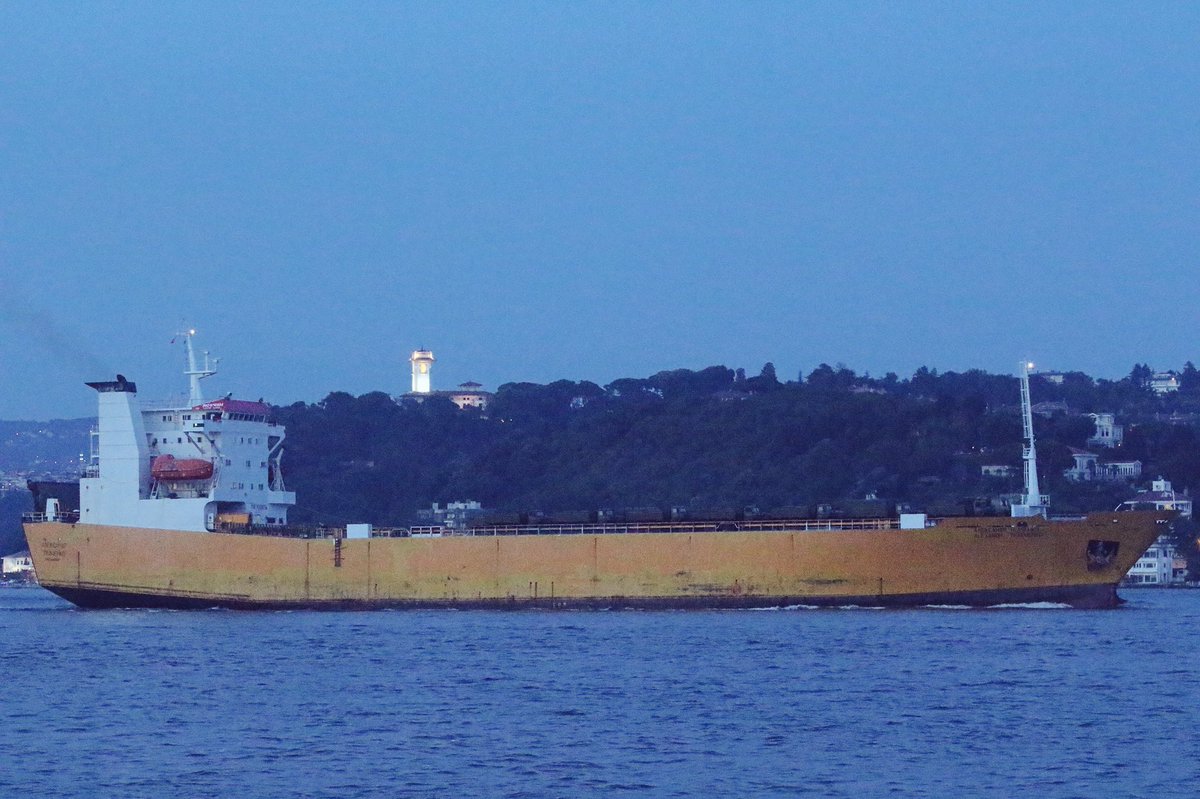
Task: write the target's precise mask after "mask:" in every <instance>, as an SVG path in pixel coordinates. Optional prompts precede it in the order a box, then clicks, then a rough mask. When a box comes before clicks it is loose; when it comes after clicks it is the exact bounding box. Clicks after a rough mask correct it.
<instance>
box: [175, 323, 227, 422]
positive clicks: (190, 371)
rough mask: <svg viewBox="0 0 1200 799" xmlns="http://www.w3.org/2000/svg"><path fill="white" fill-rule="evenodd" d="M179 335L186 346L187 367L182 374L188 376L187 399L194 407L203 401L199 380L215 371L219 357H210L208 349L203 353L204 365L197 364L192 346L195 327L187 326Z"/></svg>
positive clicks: (213, 373) (210, 375)
mask: <svg viewBox="0 0 1200 799" xmlns="http://www.w3.org/2000/svg"><path fill="white" fill-rule="evenodd" d="M179 335H181V336H183V341H184V344H185V345H186V346H187V361H188V368H187V370H186V371H184V374H185V375H187V377H188V401H189V402H190V403H191V405H192V407H193V408H194V407H196V406H197V405H200V404H201V403H203V402H204V396H203V395H202V394H201V393H200V381H201V380H203V379H204V378H206V377H212V376H213V375H215V374H216V373H217V362H218V360H219V359H217V358H212V357H210V356H209V354H208V351H207V350H205V351H204V353H203V354H204V366H203V367H201V366H199V365H198V364H197V363H196V350H195V349H194V348H193V347H192V337H193V336H195V335H196V329H195V328H188V329H187V330H185V331H183V332H182V333H180V334H179Z"/></svg>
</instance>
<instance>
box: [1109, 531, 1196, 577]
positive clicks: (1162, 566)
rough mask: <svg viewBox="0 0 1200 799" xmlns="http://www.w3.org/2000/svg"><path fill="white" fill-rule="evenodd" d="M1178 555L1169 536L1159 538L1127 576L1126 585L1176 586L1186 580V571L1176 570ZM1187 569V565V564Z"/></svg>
mask: <svg viewBox="0 0 1200 799" xmlns="http://www.w3.org/2000/svg"><path fill="white" fill-rule="evenodd" d="M1177 560H1180V559H1179V558H1178V553H1177V552H1176V551H1175V544H1173V543H1172V542H1171V541H1170V539H1169V538H1167V536H1165V535H1163V536H1159V537H1158V540H1156V541H1155V542H1154V543H1153V544H1151V545H1150V548H1149V549H1147V550H1146V551H1145V552H1144V553H1143V554H1142V556H1141V557H1140V558H1138V561H1137V563H1135V564H1133V568H1131V569H1130V570H1129V572H1128V573H1127V574H1126V575H1125V580H1124V582H1125V584H1126V585H1175V584H1178V583H1182V582H1183V580H1184V570H1183V569H1179V570H1177V569H1176V568H1175V566H1176V561H1177ZM1185 567H1186V563H1185Z"/></svg>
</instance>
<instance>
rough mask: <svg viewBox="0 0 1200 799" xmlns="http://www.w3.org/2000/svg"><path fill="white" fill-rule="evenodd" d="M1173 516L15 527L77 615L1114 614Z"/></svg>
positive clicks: (43, 576) (44, 576)
mask: <svg viewBox="0 0 1200 799" xmlns="http://www.w3.org/2000/svg"><path fill="white" fill-rule="evenodd" d="M1170 515H1171V514H1169V513H1162V512H1136V513H1119V514H1116V513H1098V514H1091V515H1090V516H1088V517H1086V518H1080V519H1075V520H1069V521H1058V520H1055V521H1046V520H1044V519H1041V518H1031V519H1010V518H962V519H944V520H941V521H939V522H938V524H937V525H936V526H934V527H929V528H925V529H917V530H899V529H884V530H812V529H805V528H804V527H803V525H800V524H798V525H797V526H796V529H783V530H776V531H771V532H765V531H760V532H748V531H733V532H692V533H687V532H657V533H623V534H616V533H608V534H575V535H555V534H541V535H533V534H526V535H495V536H485V535H473V536H472V535H466V536H446V537H437V538H420V537H408V538H367V539H341V540H334V539H302V538H285V537H274V536H263V535H237V534H222V533H187V532H175V531H167V530H147V529H136V528H128V527H113V526H100V525H90V524H78V523H76V524H70V523H64V522H38V523H27V524H26V525H25V534H26V538H27V539H28V542H29V548H30V552H31V553H32V556H33V560H34V567H35V569H36V572H37V575H38V580H39V582H40V583H41V584H42V585H43V586H44V587H46V588H48V589H50V590H51V591H53V592H55V593H57V594H59V595H60V596H63V597H65V598H66V599H68V600H70V601H71V602H74V603H76V604H77V605H80V606H81V607H172V608H208V607H228V608H250V609H253V608H263V609H267V608H382V607H455V608H468V607H481V608H522V607H542V608H572V607H583V608H608V607H611V608H626V607H643V608H687V607H705V608H710V607H711V608H717V607H770V606H777V605H849V604H858V605H871V606H911V605H928V604H962V605H980V606H986V605H995V604H999V603H1006V602H1061V603H1067V604H1070V605H1074V606H1077V607H1112V606H1115V605H1117V604H1118V603H1119V602H1120V599H1119V598H1118V597H1117V594H1116V585H1117V583H1118V581H1119V580H1120V579H1121V577H1122V576H1123V575H1124V574H1125V572H1126V571H1128V570H1129V568H1130V567H1131V566H1132V565H1133V563H1134V562H1135V561H1136V560H1137V558H1138V557H1139V556H1140V555H1141V554H1142V553H1143V552H1144V551H1145V550H1146V548H1147V547H1148V546H1149V545H1150V544H1151V543H1153V541H1154V539H1155V538H1156V537H1157V536H1158V535H1159V534H1160V533H1161V532H1163V529H1164V528H1163V527H1162V526H1161V525H1162V524H1163V523H1164V522H1165V520H1166V519H1167V518H1169V517H1170ZM1114 543H1115V544H1117V546H1116V547H1112V546H1111V544H1114Z"/></svg>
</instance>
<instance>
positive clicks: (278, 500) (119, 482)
mask: <svg viewBox="0 0 1200 799" xmlns="http://www.w3.org/2000/svg"><path fill="white" fill-rule="evenodd" d="M190 337H191V331H189V334H188V356H189V358H188V361H189V364H188V366H189V368H188V371H187V372H186V374H187V375H188V377H189V378H190V380H191V385H190V388H191V397H190V404H188V405H184V406H167V407H161V406H159V407H149V408H143V407H141V405H140V404H139V403H138V401H137V386H136V385H135V384H134V383H132V382H130V381H128V380H126V379H125V378H124V377H123V376H122V375H117V379H116V380H114V381H105V382H96V383H88V384H87V385H89V386H91V387H92V388H94V389H95V390H96V392H97V395H98V400H99V415H98V425H97V428H98V430H97V434H96V435H94V440H93V452H92V460H91V464H90V465H89V467H88V469H87V472H86V474H85V476H84V477H83V478H82V479H81V480H80V481H79V504H80V508H79V520H80V521H81V522H84V523H90V524H104V525H116V526H122V527H149V528H158V529H164V530H189V531H196V532H203V531H206V530H208V531H212V530H218V529H222V528H225V527H227V526H230V525H232V526H236V527H244V526H246V525H282V524H284V523H286V521H287V511H288V508H289V507H290V506H292V505H294V504H296V495H295V493H293V492H291V491H287V490H286V489H285V487H284V484H283V475H282V472H281V471H280V459H281V457H282V455H283V441H284V428H283V427H281V426H279V425H277V424H276V423H275V422H274V420H273V417H272V412H271V408H270V407H269V406H267V405H265V404H263V403H262V402H246V401H244V400H235V399H231V398H229V397H225V398H224V399H219V400H214V401H210V402H205V401H204V400H203V397H201V396H200V393H199V380H200V378H201V377H207V376H209V375H211V374H214V373H215V369H212V368H211V364H210V362H209V361H208V358H207V353H206V358H205V364H204V367H203V368H202V369H197V368H196V364H195V359H194V357H192V350H191V340H190ZM96 439H98V440H96Z"/></svg>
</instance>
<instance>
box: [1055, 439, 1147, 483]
mask: <svg viewBox="0 0 1200 799" xmlns="http://www.w3.org/2000/svg"><path fill="white" fill-rule="evenodd" d="M1069 449H1070V450H1071V457H1072V458H1074V459H1075V465H1074V466H1072V467H1071V468H1070V469H1064V470H1063V477H1065V478H1067V479H1068V480H1070V481H1071V482H1072V483H1120V482H1124V481H1132V480H1137V479H1138V478H1140V477H1141V476H1142V462H1141V461H1110V462H1107V463H1100V456H1099V455H1097V454H1096V453H1094V452H1088V451H1087V450H1083V449H1075V448H1074V447H1069Z"/></svg>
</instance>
